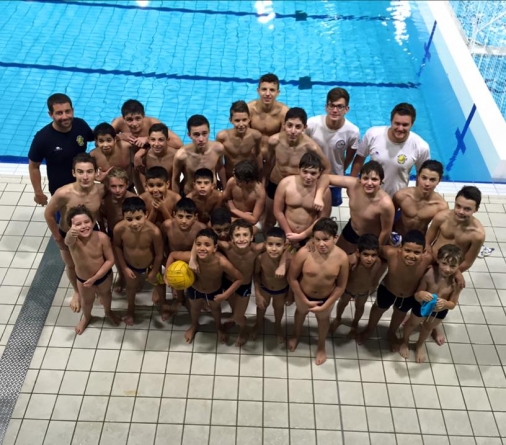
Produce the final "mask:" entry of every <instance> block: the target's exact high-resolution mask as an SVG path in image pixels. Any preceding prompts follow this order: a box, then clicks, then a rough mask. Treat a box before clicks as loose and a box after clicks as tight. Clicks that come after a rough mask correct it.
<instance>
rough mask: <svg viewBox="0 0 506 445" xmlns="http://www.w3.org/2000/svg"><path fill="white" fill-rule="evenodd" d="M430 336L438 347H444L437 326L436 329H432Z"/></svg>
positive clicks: (443, 337)
mask: <svg viewBox="0 0 506 445" xmlns="http://www.w3.org/2000/svg"><path fill="white" fill-rule="evenodd" d="M430 335H431V337H432V338H433V339H434V341H435V342H436V343H437V344H438V345H439V346H442V345H444V342H445V336H444V334H443V332H442V331H441V328H440V327H439V326H438V327H437V328H434V329H433V330H432V332H431V334H430Z"/></svg>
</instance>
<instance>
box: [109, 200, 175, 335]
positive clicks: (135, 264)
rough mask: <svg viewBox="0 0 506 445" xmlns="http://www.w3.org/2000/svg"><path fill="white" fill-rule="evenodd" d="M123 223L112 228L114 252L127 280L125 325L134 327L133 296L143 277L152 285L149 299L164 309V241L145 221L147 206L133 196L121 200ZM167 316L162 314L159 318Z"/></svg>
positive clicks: (152, 225)
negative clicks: (161, 269)
mask: <svg viewBox="0 0 506 445" xmlns="http://www.w3.org/2000/svg"><path fill="white" fill-rule="evenodd" d="M122 209H123V218H124V219H123V221H121V222H119V223H118V224H116V227H114V236H113V243H114V250H115V252H116V259H117V261H118V263H119V267H121V269H122V270H123V274H124V276H125V279H126V295H127V301H128V309H127V314H126V317H125V323H126V324H127V325H128V326H132V325H133V324H134V314H135V295H136V293H137V291H138V289H139V288H140V287H141V285H142V277H143V276H144V275H146V281H147V282H148V283H151V284H153V285H154V288H153V294H152V300H153V302H154V303H155V304H160V306H161V307H162V310H163V307H164V304H165V285H164V283H163V280H160V276H159V273H160V268H161V266H162V261H163V239H162V234H161V232H160V229H158V227H156V226H155V225H154V224H153V223H152V222H150V221H148V219H147V214H146V213H147V211H146V204H145V203H144V201H143V200H142V199H141V198H139V197H137V196H135V197H133V198H126V199H125V200H124V201H123V207H122ZM166 317H168V314H164V313H163V312H162V318H164V319H165V318H166Z"/></svg>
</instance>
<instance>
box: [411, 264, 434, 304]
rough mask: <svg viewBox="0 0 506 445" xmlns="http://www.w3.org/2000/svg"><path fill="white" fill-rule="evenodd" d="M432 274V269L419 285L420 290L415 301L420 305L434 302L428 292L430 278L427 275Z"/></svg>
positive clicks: (416, 293)
mask: <svg viewBox="0 0 506 445" xmlns="http://www.w3.org/2000/svg"><path fill="white" fill-rule="evenodd" d="M430 272H432V271H431V270H430V269H429V271H427V272H426V273H425V275H424V276H423V277H422V279H421V280H420V283H418V289H417V290H416V292H415V300H416V301H418V302H419V303H422V302H423V301H431V300H432V298H433V297H432V294H431V293H430V292H428V291H427V289H428V278H427V275H428V274H429V273H430Z"/></svg>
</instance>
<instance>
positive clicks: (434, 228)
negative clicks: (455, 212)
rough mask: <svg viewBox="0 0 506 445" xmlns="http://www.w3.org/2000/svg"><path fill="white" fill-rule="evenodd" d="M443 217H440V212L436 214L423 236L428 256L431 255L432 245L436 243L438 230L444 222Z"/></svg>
mask: <svg viewBox="0 0 506 445" xmlns="http://www.w3.org/2000/svg"><path fill="white" fill-rule="evenodd" d="M444 216H445V214H443V215H441V212H439V213H437V214H436V216H435V217H434V219H433V220H432V222H431V224H430V226H429V229H428V230H427V234H426V235H425V248H426V249H427V251H428V252H429V253H430V254H432V244H434V241H436V239H437V236H438V234H439V229H440V228H441V225H442V224H443V222H444V220H445V218H444Z"/></svg>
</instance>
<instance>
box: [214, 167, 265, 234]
mask: <svg viewBox="0 0 506 445" xmlns="http://www.w3.org/2000/svg"><path fill="white" fill-rule="evenodd" d="M265 198H266V194H265V188H264V187H263V186H262V183H261V181H260V173H259V171H258V167H257V164H256V163H255V161H253V160H251V159H246V160H244V161H241V162H239V163H238V164H237V165H236V166H235V168H234V176H233V177H232V178H230V179H229V180H228V182H227V186H226V187H225V191H224V192H223V202H225V203H226V204H227V207H228V208H229V209H230V212H231V213H232V215H233V216H234V218H242V219H244V220H245V221H248V222H249V223H251V224H253V225H255V224H257V223H258V221H260V218H261V217H262V215H263V212H264V208H265Z"/></svg>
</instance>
